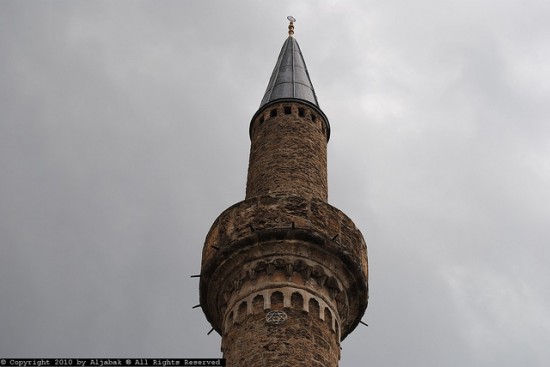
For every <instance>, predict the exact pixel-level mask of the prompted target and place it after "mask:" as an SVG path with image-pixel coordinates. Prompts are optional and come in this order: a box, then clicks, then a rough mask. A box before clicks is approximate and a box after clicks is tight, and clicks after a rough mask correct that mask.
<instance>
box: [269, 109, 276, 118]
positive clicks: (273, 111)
mask: <svg viewBox="0 0 550 367" xmlns="http://www.w3.org/2000/svg"><path fill="white" fill-rule="evenodd" d="M269 116H271V117H275V116H277V109H276V108H274V109H272V110H271V111H269Z"/></svg>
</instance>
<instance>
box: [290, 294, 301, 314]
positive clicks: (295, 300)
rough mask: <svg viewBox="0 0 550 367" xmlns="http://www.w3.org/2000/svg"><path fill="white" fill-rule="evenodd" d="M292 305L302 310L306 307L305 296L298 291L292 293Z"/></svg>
mask: <svg viewBox="0 0 550 367" xmlns="http://www.w3.org/2000/svg"><path fill="white" fill-rule="evenodd" d="M290 305H291V306H292V308H295V309H298V310H302V309H303V308H304V297H302V295H301V294H300V293H298V292H294V293H292V296H291V297H290Z"/></svg>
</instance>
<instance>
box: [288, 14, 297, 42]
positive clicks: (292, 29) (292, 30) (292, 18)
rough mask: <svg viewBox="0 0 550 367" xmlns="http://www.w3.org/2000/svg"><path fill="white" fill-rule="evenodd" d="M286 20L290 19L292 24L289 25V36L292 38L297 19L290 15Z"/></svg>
mask: <svg viewBox="0 0 550 367" xmlns="http://www.w3.org/2000/svg"><path fill="white" fill-rule="evenodd" d="M286 19H288V21H289V22H290V24H289V25H288V36H289V37H292V35H293V34H294V22H295V21H296V19H295V18H294V17H293V16H292V15H289V16H288V17H286Z"/></svg>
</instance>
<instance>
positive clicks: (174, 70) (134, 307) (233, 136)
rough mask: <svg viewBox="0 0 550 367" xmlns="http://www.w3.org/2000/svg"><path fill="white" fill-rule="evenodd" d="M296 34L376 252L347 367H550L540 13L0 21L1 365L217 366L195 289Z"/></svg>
mask: <svg viewBox="0 0 550 367" xmlns="http://www.w3.org/2000/svg"><path fill="white" fill-rule="evenodd" d="M289 14H291V15H293V16H294V17H296V18H297V22H296V38H297V40H298V42H299V43H300V46H301V48H302V51H303V53H304V56H305V59H306V62H307V64H308V69H309V72H310V75H311V77H312V81H313V84H314V86H315V89H316V91H317V95H318V97H319V102H320V104H321V107H322V109H323V111H324V112H325V113H326V114H327V116H328V117H329V119H330V122H331V125H332V136H331V141H330V143H329V201H330V203H331V204H332V205H334V206H336V207H338V208H339V209H341V210H343V211H344V212H345V213H347V214H348V215H349V216H350V217H351V218H352V219H353V220H354V221H355V223H356V224H357V225H358V227H359V228H360V229H361V230H362V232H363V234H364V235H365V238H366V240H367V244H368V249H369V260H370V261H369V262H370V264H369V265H370V289H371V292H370V304H369V308H368V310H367V313H366V314H365V317H364V318H363V320H364V321H365V322H367V323H368V324H369V325H370V326H369V327H368V328H367V327H364V326H359V327H358V328H357V329H356V330H355V332H353V333H352V334H351V335H350V336H349V337H348V338H347V339H346V340H345V341H344V342H343V343H342V346H343V353H342V360H341V366H343V367H351V366H358V365H369V366H419V367H431V366H433V367H440V366H447V367H449V366H470V367H474V366H484V367H486V366H499V367H502V366H519V365H521V366H548V365H549V364H550V348H549V346H550V268H549V264H550V249H549V248H548V246H549V245H550V225H549V224H550V190H549V188H550V124H549V122H550V121H549V116H550V97H549V96H550V62H549V60H550V22H549V21H548V19H550V2H548V1H546V0H522V1H519V0H516V1H507V0H499V1H496V0H494V1H491V0H479V1H464V0H461V1H458V0H457V1H440V0H421V1H392V0H384V1H382V0H370V1H360V0H357V1H352V0H348V1H336V0H333V1H315V2H314V1H271V2H258V1H238V2H229V1H164V0H163V1H10V0H3V1H0V300H1V301H0V356H2V357H83V358H86V357H88V358H89V357H126V356H129V357H218V356H220V353H219V344H220V337H219V336H218V335H215V334H214V333H213V334H211V335H210V336H207V335H206V333H207V332H208V331H209V330H210V325H209V324H208V323H207V321H206V320H205V318H204V316H203V314H202V312H201V310H200V309H192V306H194V305H196V304H198V281H197V279H195V278H193V279H192V278H190V275H192V274H197V273H198V272H199V267H200V256H201V249H202V244H203V241H204V237H205V235H206V233H207V231H208V229H209V227H210V225H211V224H212V222H213V221H214V219H215V218H216V217H217V215H218V214H219V213H221V211H222V210H224V209H225V208H226V207H228V206H230V205H231V204H233V203H235V202H238V201H240V200H242V199H243V198H244V190H245V180H246V169H247V164H248V150H249V138H248V124H249V121H250V118H251V117H252V115H253V114H254V112H255V111H256V109H257V108H258V106H259V103H260V100H261V98H262V96H263V93H264V91H265V88H266V86H267V82H268V80H269V76H270V74H271V71H272V69H273V66H274V65H275V61H276V58H277V55H278V53H279V50H280V47H281V46H282V44H283V42H284V40H285V37H286V27H287V21H286V16H287V15H289Z"/></svg>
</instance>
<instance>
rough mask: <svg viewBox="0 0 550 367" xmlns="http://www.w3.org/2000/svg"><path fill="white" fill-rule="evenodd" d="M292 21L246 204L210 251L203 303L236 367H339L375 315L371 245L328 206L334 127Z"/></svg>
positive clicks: (260, 127)
mask: <svg viewBox="0 0 550 367" xmlns="http://www.w3.org/2000/svg"><path fill="white" fill-rule="evenodd" d="M289 20H290V21H291V22H290V25H289V36H288V38H287V39H286V41H285V43H284V44H283V47H282V49H281V53H280V54H279V58H278V59H277V63H276V65H275V69H274V70H273V74H272V75H271V79H270V80H269V84H268V86H267V90H266V92H265V95H264V98H263V99H262V102H261V104H260V108H259V109H258V111H257V112H256V113H255V114H254V116H253V117H252V121H251V122H250V139H251V148H250V161H249V167H248V182H247V185H246V198H245V200H244V201H241V202H239V203H237V204H235V205H233V206H231V207H229V208H228V209H226V210H225V211H224V212H223V213H222V214H221V215H220V216H219V217H218V218H217V219H216V221H215V222H214V224H213V225H212V228H211V229H210V232H209V233H208V235H207V236H206V241H205V244H204V249H203V253H202V267H201V274H200V305H201V307H202V309H203V311H204V313H205V314H206V317H207V319H208V321H210V323H211V324H212V326H213V328H214V329H215V330H216V331H217V332H218V333H220V334H221V336H222V346H221V349H222V352H223V355H224V358H226V360H227V365H228V366H232V367H253V366H270V367H271V366H273V367H276V366H281V367H282V366H292V367H294V366H323V367H329V366H330V367H334V366H337V365H338V360H339V359H340V349H341V348H340V341H341V340H343V339H344V338H345V337H346V336H347V335H348V334H349V333H350V332H351V331H352V330H353V329H354V328H355V327H356V326H357V324H358V323H359V322H360V321H361V317H362V316H363V313H364V312H365V309H366V308H367V299H368V284H367V274H368V273H367V247H366V245H365V241H364V239H363V236H362V235H361V232H359V230H358V229H357V228H356V227H355V224H354V223H353V222H352V221H351V219H349V218H348V217H347V216H346V215H345V214H344V213H342V212H341V211H340V210H338V209H336V208H335V207H333V206H331V205H329V204H328V203H327V142H328V140H329V137H330V126H329V122H328V119H327V117H326V116H325V114H324V113H323V111H322V110H321V109H320V107H319V104H318V102H317V96H316V95H315V91H314V89H313V85H312V83H311V80H310V78H309V74H308V71H307V68H306V64H305V62H304V58H303V56H302V53H301V51H300V47H299V46H298V42H296V40H295V39H294V37H293V34H294V24H293V21H294V19H293V18H292V17H289Z"/></svg>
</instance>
